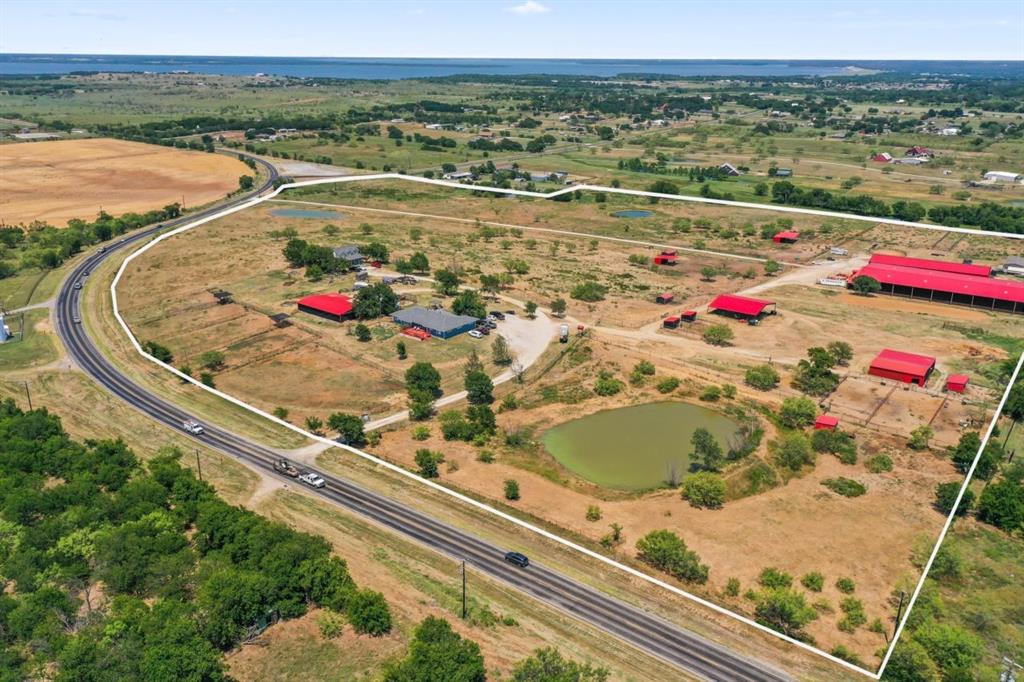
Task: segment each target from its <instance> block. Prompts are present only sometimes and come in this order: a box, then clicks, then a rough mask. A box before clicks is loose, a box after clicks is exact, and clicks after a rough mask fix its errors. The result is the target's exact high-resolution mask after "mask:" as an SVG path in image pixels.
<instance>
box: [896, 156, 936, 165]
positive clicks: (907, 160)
mask: <svg viewBox="0 0 1024 682" xmlns="http://www.w3.org/2000/svg"><path fill="white" fill-rule="evenodd" d="M926 161H928V157H927V156H905V157H903V158H902V159H893V160H892V162H893V163H901V164H903V165H906V166H920V165H921V164H923V163H925V162H926Z"/></svg>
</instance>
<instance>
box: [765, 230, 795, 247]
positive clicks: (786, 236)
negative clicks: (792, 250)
mask: <svg viewBox="0 0 1024 682" xmlns="http://www.w3.org/2000/svg"><path fill="white" fill-rule="evenodd" d="M798 239H800V233H799V232H794V231H793V230H786V231H784V232H779V233H778V234H776V235H775V236H774V237H772V241H773V242H775V243H776V244H796V242H797V240H798Z"/></svg>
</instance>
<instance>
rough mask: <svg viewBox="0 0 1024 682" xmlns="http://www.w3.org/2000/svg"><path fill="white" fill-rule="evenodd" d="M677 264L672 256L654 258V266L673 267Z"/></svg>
mask: <svg viewBox="0 0 1024 682" xmlns="http://www.w3.org/2000/svg"><path fill="white" fill-rule="evenodd" d="M678 262H679V261H678V259H676V257H675V256H674V255H667V254H661V255H660V256H655V257H654V264H655V265H675V264H676V263H678Z"/></svg>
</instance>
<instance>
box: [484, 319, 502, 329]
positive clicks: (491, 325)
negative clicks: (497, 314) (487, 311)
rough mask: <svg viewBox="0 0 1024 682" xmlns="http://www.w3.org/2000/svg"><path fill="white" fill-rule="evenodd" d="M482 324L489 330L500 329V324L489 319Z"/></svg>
mask: <svg viewBox="0 0 1024 682" xmlns="http://www.w3.org/2000/svg"><path fill="white" fill-rule="evenodd" d="M481 322H482V323H483V326H485V327H487V328H489V329H497V328H498V323H497V322H495V321H494V320H492V319H491V318H489V317H488V318H487V319H486V320H481Z"/></svg>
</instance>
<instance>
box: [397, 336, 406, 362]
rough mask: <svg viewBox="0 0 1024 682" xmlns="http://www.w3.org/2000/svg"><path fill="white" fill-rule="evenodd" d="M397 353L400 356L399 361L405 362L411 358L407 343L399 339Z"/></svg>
mask: <svg viewBox="0 0 1024 682" xmlns="http://www.w3.org/2000/svg"><path fill="white" fill-rule="evenodd" d="M395 353H396V354H397V355H398V359H399V360H405V359H406V358H407V357H409V351H408V349H407V348H406V347H405V341H402V340H401V339H399V341H398V343H396V344H395Z"/></svg>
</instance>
